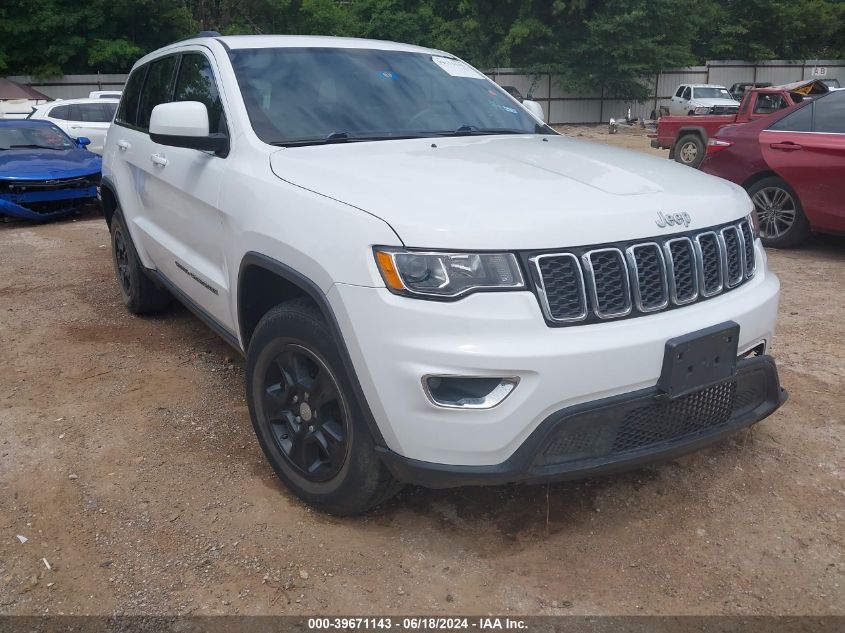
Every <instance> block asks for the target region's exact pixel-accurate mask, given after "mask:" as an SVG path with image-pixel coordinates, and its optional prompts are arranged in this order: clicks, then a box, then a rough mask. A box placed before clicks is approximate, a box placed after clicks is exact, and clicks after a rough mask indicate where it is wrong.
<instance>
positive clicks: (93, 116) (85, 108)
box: [75, 103, 111, 123]
mask: <svg viewBox="0 0 845 633" xmlns="http://www.w3.org/2000/svg"><path fill="white" fill-rule="evenodd" d="M76 107H77V108H78V112H79V118H78V119H75V120H77V121H85V122H86V123H108V122H110V121H111V115H110V113H109V111H108V110H107V109H106V108H104V107H103V104H102V103H80V104H79V105H77V106H76Z"/></svg>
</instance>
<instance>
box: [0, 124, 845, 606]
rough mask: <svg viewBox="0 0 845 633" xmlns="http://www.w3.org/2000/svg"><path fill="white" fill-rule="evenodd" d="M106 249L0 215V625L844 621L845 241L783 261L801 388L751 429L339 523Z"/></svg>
mask: <svg viewBox="0 0 845 633" xmlns="http://www.w3.org/2000/svg"><path fill="white" fill-rule="evenodd" d="M570 131H571V132H572V133H574V134H578V133H579V132H580V133H582V134H585V135H586V136H587V137H594V138H597V140H599V141H612V142H614V144H621V145H625V146H629V147H638V148H642V149H645V148H646V147H647V140H646V139H645V138H644V137H643V135H642V133H641V132H639V131H636V130H635V131H633V132H632V131H630V130H623V131H622V132H621V133H620V134H618V135H615V136H613V137H608V136H607V135H606V134H604V132H603V129H589V128H581V129H576V130H570ZM107 244H108V238H107V232H106V228H105V223H104V222H103V221H102V219H99V218H96V217H89V218H84V219H80V220H78V221H66V222H60V223H56V224H51V225H45V226H32V225H28V224H6V225H2V224H0V350H2V352H0V354H2V355H1V356H0V358H2V365H0V366H1V367H2V372H0V613H5V614H41V613H50V614H59V613H65V614H78V613H84V614H111V613H133V614H137V613H145V614H162V613H167V614H182V613H194V614H218V613H239V614H268V613H272V614H280V613H290V614H304V613H314V612H322V613H365V612H377V613H411V612H413V613H431V612H435V611H436V612H445V613H467V614H484V613H489V612H495V613H520V614H608V613H613V614H641V613H656V614H668V613H671V614H709V613H733V614H787V613H789V614H810V613H812V614H823V613H824V614H845V556H843V553H844V552H845V528H843V525H845V494H844V493H843V490H845V426H843V404H845V396H843V388H845V378H843V376H845V337H844V336H843V334H845V328H843V325H842V324H843V317H842V315H843V314H845V294H844V293H843V288H845V239H840V238H816V239H814V240H813V241H812V242H810V243H809V244H808V245H807V246H806V247H805V248H803V249H800V250H796V251H790V252H775V251H773V252H771V253H770V262H771V265H772V267H773V268H774V269H775V270H776V271H777V272H778V273H779V274H780V276H781V280H782V282H783V298H782V306H781V316H780V326H779V331H778V338H777V340H776V342H775V347H774V354H775V355H776V356H777V358H778V360H779V362H780V368H781V379H782V381H783V383H784V385H785V386H786V387H787V388H788V389H789V390H790V392H791V394H792V398H791V400H790V401H789V403H788V404H787V405H786V406H785V407H784V408H783V409H782V410H781V411H779V412H778V413H777V414H775V415H774V416H773V417H772V418H770V419H769V420H767V421H766V422H764V423H763V424H761V425H759V426H758V427H757V428H755V429H754V430H753V432H751V433H748V434H746V435H743V436H740V437H737V438H735V439H733V440H729V441H726V442H724V443H722V444H720V445H718V446H716V447H713V448H711V449H709V450H706V451H704V452H701V453H699V454H696V455H693V456H690V457H687V458H684V459H681V460H678V461H675V462H672V463H668V464H664V465H661V466H658V467H652V468H648V469H645V470H641V471H638V472H634V473H630V474H626V475H622V476H616V477H612V478H606V479H601V480H591V481H585V482H580V483H572V484H560V485H552V486H549V487H546V486H540V487H502V488H492V489H487V488H485V489H462V490H453V491H428V490H423V489H419V488H409V489H406V491H405V492H403V493H402V494H401V495H400V496H398V497H397V498H396V499H394V500H392V501H391V502H389V503H388V504H387V505H386V506H384V507H382V508H380V509H378V510H377V511H374V512H373V513H371V514H370V515H368V516H365V517H362V518H357V519H346V520H339V519H334V518H329V517H326V516H323V515H320V514H317V513H315V512H312V511H310V510H309V509H308V508H306V507H305V506H303V505H302V504H301V503H300V502H298V501H297V500H296V499H295V498H293V497H292V496H291V495H289V494H288V493H287V492H286V491H285V489H284V488H283V487H282V486H281V485H280V484H279V483H278V482H277V480H276V478H275V477H274V475H273V473H272V472H271V470H270V468H269V466H268V465H267V463H266V462H265V460H264V458H263V456H262V455H261V452H260V450H259V448H258V445H257V443H256V441H255V439H254V437H253V433H252V429H251V426H250V423H249V418H248V414H247V409H246V406H245V403H244V400H243V396H242V393H243V385H242V382H243V363H242V360H241V359H240V358H239V357H238V356H237V355H236V354H235V353H234V352H233V351H231V350H230V349H229V348H227V347H226V345H225V344H224V343H222V342H221V341H220V340H218V339H217V338H216V337H215V336H214V335H213V334H212V333H211V332H210V331H209V330H208V329H206V328H205V327H204V326H203V325H202V324H200V323H199V322H198V321H197V320H196V319H194V318H193V317H192V316H190V315H189V314H188V313H187V312H186V311H185V310H184V309H181V308H176V307H174V308H173V309H172V310H171V311H170V313H168V314H166V315H163V316H161V317H159V318H146V319H140V318H135V317H131V316H130V315H129V314H128V313H127V312H126V311H125V310H124V309H123V306H122V305H121V303H120V301H119V298H118V292H117V287H116V285H115V282H114V281H113V276H112V270H111V262H110V254H109V250H108V247H107ZM17 535H21V536H25V537H27V538H28V541H27V542H25V543H21V542H19V540H18V538H17ZM45 560H46V561H47V563H49V565H50V566H51V567H52V569H51V570H48V569H47V566H46V563H45Z"/></svg>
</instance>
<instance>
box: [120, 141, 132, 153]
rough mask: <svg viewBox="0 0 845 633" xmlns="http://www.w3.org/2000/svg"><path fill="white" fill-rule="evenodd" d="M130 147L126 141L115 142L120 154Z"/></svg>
mask: <svg viewBox="0 0 845 633" xmlns="http://www.w3.org/2000/svg"><path fill="white" fill-rule="evenodd" d="M130 147H132V146H131V145H130V144H129V143H128V142H127V141H118V142H117V148H118V149H119V150H120V151H121V152H125V151H126V150H128V149H129V148H130Z"/></svg>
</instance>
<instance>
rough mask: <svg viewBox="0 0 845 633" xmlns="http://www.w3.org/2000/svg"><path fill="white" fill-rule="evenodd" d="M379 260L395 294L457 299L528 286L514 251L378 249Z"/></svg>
mask: <svg viewBox="0 0 845 633" xmlns="http://www.w3.org/2000/svg"><path fill="white" fill-rule="evenodd" d="M375 256H376V263H377V264H378V268H379V271H380V272H381V275H382V277H383V278H384V282H385V284H387V287H388V288H389V289H390V290H391V291H392V292H394V293H397V294H403V295H411V296H419V297H430V298H433V299H434V298H440V299H456V298H458V297H462V296H464V295H466V294H469V293H471V292H475V291H478V290H518V289H522V288H525V281H524V279H523V277H522V271H521V270H520V268H519V262H517V259H516V256H515V255H514V254H513V253H454V252H448V253H445V252H444V253H441V252H431V251H404V250H388V249H378V248H377V249H375Z"/></svg>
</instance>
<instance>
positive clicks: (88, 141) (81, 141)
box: [76, 136, 91, 148]
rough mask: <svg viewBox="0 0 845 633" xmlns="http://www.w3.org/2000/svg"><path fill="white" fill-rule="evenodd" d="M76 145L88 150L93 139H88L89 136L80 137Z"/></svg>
mask: <svg viewBox="0 0 845 633" xmlns="http://www.w3.org/2000/svg"><path fill="white" fill-rule="evenodd" d="M76 144H77V145H78V146H79V147H82V148H86V147H88V146H89V145H90V144H91V139H90V138H88V137H87V136H80V137H79V138H77V139H76Z"/></svg>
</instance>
